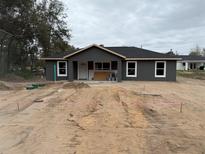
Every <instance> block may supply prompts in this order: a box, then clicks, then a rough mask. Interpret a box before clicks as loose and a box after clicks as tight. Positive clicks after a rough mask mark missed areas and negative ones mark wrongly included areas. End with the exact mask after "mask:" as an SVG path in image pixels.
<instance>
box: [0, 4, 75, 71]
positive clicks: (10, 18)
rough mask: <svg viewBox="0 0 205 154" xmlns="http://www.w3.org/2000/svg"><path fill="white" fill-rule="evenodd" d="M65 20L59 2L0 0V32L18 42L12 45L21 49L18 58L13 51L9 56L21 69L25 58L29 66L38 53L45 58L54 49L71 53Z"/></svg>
mask: <svg viewBox="0 0 205 154" xmlns="http://www.w3.org/2000/svg"><path fill="white" fill-rule="evenodd" d="M66 17H67V16H66V15H65V13H64V6H63V3H62V2H61V1H59V0H41V1H39V0H12V1H8V0H1V1H0V29H3V30H4V31H6V32H8V33H10V34H11V35H12V36H13V37H12V38H15V40H18V42H20V43H17V44H16V45H17V46H18V48H20V49H21V51H20V52H18V53H17V54H18V56H16V53H13V52H12V53H11V54H10V56H11V57H12V56H14V55H15V58H16V59H17V58H18V60H17V63H18V64H19V65H20V66H21V67H24V66H25V62H26V61H28V59H29V63H30V64H31V65H33V64H34V61H33V60H34V59H36V57H38V56H39V54H42V55H43V56H48V55H50V54H52V52H53V51H55V50H58V51H59V52H60V51H65V50H73V48H72V47H71V46H70V45H69V44H68V41H69V39H70V30H69V29H68V27H67V24H66ZM2 43H4V42H3V41H2ZM40 49H41V50H40ZM14 52H15V51H14Z"/></svg>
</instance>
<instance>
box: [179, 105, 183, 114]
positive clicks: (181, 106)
mask: <svg viewBox="0 0 205 154" xmlns="http://www.w3.org/2000/svg"><path fill="white" fill-rule="evenodd" d="M182 108H183V103H181V104H180V113H182Z"/></svg>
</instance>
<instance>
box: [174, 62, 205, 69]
mask: <svg viewBox="0 0 205 154" xmlns="http://www.w3.org/2000/svg"><path fill="white" fill-rule="evenodd" d="M183 63H185V66H183ZM191 64H195V65H196V69H199V68H200V66H205V63H203V62H197V61H178V62H177V70H179V71H183V70H185V71H188V70H192V69H191Z"/></svg>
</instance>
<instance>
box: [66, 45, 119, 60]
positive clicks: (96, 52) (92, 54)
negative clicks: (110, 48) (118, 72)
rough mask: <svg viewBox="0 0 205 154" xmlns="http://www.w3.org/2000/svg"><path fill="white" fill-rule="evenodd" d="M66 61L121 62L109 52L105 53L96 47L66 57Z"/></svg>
mask: <svg viewBox="0 0 205 154" xmlns="http://www.w3.org/2000/svg"><path fill="white" fill-rule="evenodd" d="M66 59H69V60H72V61H105V62H106V61H114V60H121V59H122V58H121V57H119V56H117V55H114V54H112V53H110V52H106V51H104V50H103V49H101V48H98V47H95V46H93V47H90V48H89V49H86V50H84V51H83V52H79V53H78V54H73V55H72V56H69V57H67V58H66Z"/></svg>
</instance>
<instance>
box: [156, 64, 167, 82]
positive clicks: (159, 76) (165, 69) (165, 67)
mask: <svg viewBox="0 0 205 154" xmlns="http://www.w3.org/2000/svg"><path fill="white" fill-rule="evenodd" d="M157 63H164V75H157ZM166 73H167V62H166V61H155V78H166Z"/></svg>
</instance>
